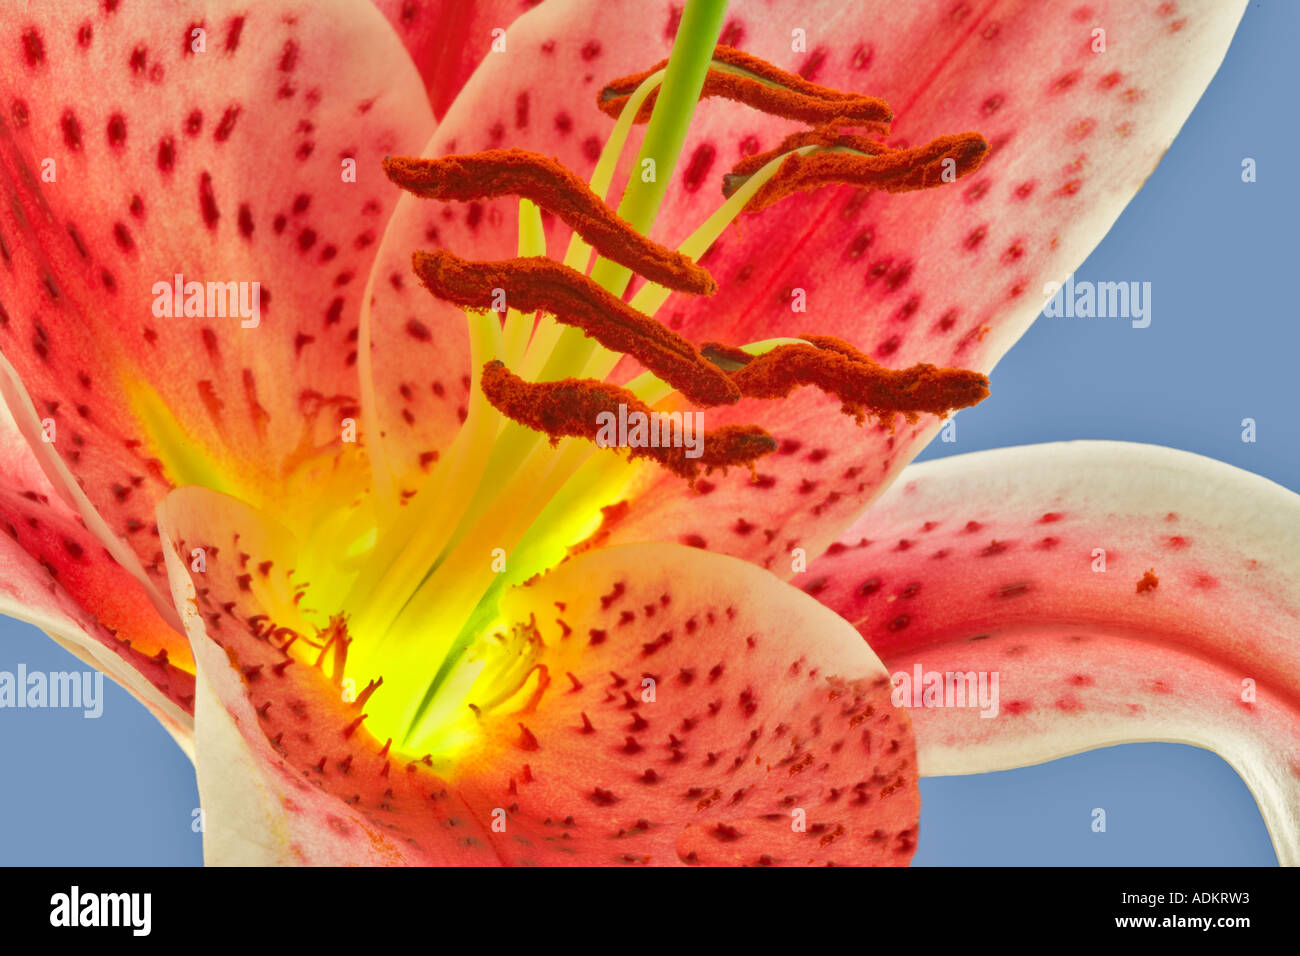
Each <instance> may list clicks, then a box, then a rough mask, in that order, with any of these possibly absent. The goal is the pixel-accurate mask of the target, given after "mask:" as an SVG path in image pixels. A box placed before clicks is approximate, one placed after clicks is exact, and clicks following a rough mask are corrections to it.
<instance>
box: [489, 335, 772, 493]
mask: <svg viewBox="0 0 1300 956" xmlns="http://www.w3.org/2000/svg"><path fill="white" fill-rule="evenodd" d="M481 387H482V389H483V394H484V395H485V396H486V397H487V400H488V401H489V402H491V403H492V407H493V408H495V409H496V410H497V411H499V412H500V413H501V414H503V415H505V416H506V417H508V418H511V419H514V420H515V421H516V422H518V423H519V424H521V425H525V426H527V427H528V428H531V429H533V430H535V431H539V432H543V433H545V434H547V435H549V436H551V443H552V444H555V443H556V442H558V441H559V439H560V438H561V437H563V436H568V437H572V438H585V439H587V440H589V441H595V440H596V438H597V436H598V434H599V433H600V432H601V430H602V428H603V427H604V426H603V425H602V423H601V420H600V416H601V415H602V413H609V414H611V415H614V416H618V414H619V406H620V405H622V406H624V408H625V409H626V412H625V413H626V414H629V415H630V414H633V413H641V414H644V415H646V416H647V418H648V417H650V416H653V415H655V414H656V413H655V412H654V411H653V410H652V409H651V408H650V406H648V405H646V404H645V402H643V401H641V400H640V399H639V398H637V397H636V396H635V395H633V394H632V393H631V392H629V391H628V390H627V389H624V388H620V387H619V386H617V385H611V384H610V383H608V382H601V381H597V380H595V379H577V378H566V379H562V380H560V381H558V382H525V381H524V380H523V379H521V378H519V376H517V375H515V374H514V373H513V372H511V371H510V370H509V369H508V368H506V367H505V364H504V363H502V362H499V361H493V362H488V363H487V364H486V365H484V366H483V376H482V380H481ZM698 448H699V451H700V452H701V454H700V456H699V457H698V458H688V457H687V451H688V449H687V448H686V447H684V446H681V447H677V446H662V445H661V446H660V447H634V448H629V449H628V453H629V456H630V457H632V458H648V459H650V460H652V461H655V462H658V463H659V464H660V465H662V466H663V467H664V468H667V469H668V470H669V471H671V472H672V473H673V474H675V475H678V476H679V477H682V478H686V479H688V480H693V479H694V478H696V477H697V476H698V475H699V473H700V470H701V469H703V470H704V471H705V472H706V473H707V472H710V471H712V470H713V469H715V468H724V469H725V468H728V467H731V466H732V465H745V466H750V465H752V464H753V463H754V462H755V461H757V460H758V459H759V458H761V457H762V456H763V455H767V454H770V453H771V452H773V451H775V450H776V441H775V440H774V439H773V438H772V436H771V435H769V434H768V433H767V432H765V431H764V430H763V429H761V428H759V427H758V426H757V425H724V426H722V427H721V428H717V429H715V430H713V431H710V432H707V433H705V434H704V435H703V436H700V441H699V445H698Z"/></svg>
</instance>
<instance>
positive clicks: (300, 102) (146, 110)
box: [0, 0, 433, 575]
mask: <svg viewBox="0 0 1300 956" xmlns="http://www.w3.org/2000/svg"><path fill="white" fill-rule="evenodd" d="M196 27H202V28H203V29H205V30H206V51H205V52H201V53H200V52H194V51H193V48H192V45H191V44H192V42H193V41H192V37H193V34H192V29H193V28H196ZM0 41H2V42H0V49H3V50H4V51H5V52H4V59H3V61H0V106H2V107H3V114H2V117H3V125H2V126H0V168H2V169H3V180H4V182H5V185H6V200H5V201H4V202H3V203H0V240H3V249H2V250H0V252H2V253H3V255H2V258H3V262H2V263H0V269H2V270H3V271H4V272H6V273H7V274H8V276H9V281H8V282H7V283H6V285H5V287H4V291H3V292H2V293H0V348H3V350H4V355H5V357H6V358H7V359H8V361H9V362H10V363H11V364H12V365H13V366H14V368H15V369H16V370H17V372H18V374H19V376H20V377H21V379H22V385H23V386H25V389H26V391H27V392H28V393H29V394H30V396H31V398H32V400H33V401H34V403H35V408H36V412H37V416H36V417H49V418H52V419H53V420H54V421H55V422H56V424H57V426H58V441H57V443H56V444H55V445H53V446H49V448H47V449H46V451H47V452H51V453H52V452H57V455H58V457H59V458H61V459H62V463H63V465H65V466H66V468H67V469H68V470H69V471H70V472H71V475H70V477H69V476H67V475H60V474H59V469H58V468H54V467H47V471H49V472H50V473H51V474H52V475H55V476H56V480H57V483H59V484H60V485H61V493H64V494H65V495H66V496H68V497H70V498H72V499H76V498H79V497H80V495H81V491H79V490H78V489H77V485H80V486H81V489H84V495H85V498H86V499H88V503H86V502H84V501H83V502H82V504H83V505H84V507H83V508H82V510H83V513H86V514H87V515H88V516H89V509H90V508H91V507H93V508H94V509H98V511H99V512H100V513H101V514H102V515H103V516H104V520H105V521H106V522H107V525H108V528H109V529H111V531H112V532H114V533H117V534H121V535H123V536H124V537H126V539H127V540H128V541H129V543H130V544H131V545H132V547H133V548H134V550H135V553H136V554H137V555H138V556H139V559H140V561H141V562H142V563H143V564H144V565H146V566H147V567H148V568H149V570H150V571H151V572H153V573H154V574H155V575H157V574H161V571H162V555H161V550H160V548H159V543H158V541H157V539H156V537H155V535H154V533H153V532H152V531H151V525H152V523H153V507H154V503H155V501H157V500H158V498H159V497H160V496H161V495H162V494H164V493H165V491H166V490H167V488H168V487H169V485H170V484H171V483H173V482H175V481H184V480H190V481H199V480H202V481H204V482H206V483H214V482H215V483H222V486H223V487H228V488H231V489H235V490H238V491H240V492H241V493H243V494H247V495H248V496H249V497H250V499H251V500H257V501H261V500H268V499H274V498H275V497H276V496H277V495H281V494H284V493H285V491H286V489H287V488H292V486H293V484H294V482H301V481H303V476H302V475H303V471H304V470H305V469H303V468H299V466H300V465H302V463H303V462H304V461H305V460H308V459H309V458H310V454H311V453H318V454H320V455H322V456H324V457H326V458H329V457H331V456H337V455H338V453H339V452H340V450H341V443H340V441H339V437H340V429H339V420H340V419H341V418H343V417H346V413H347V412H348V410H349V409H350V407H354V406H355V405H356V402H357V400H358V396H359V394H360V386H359V382H358V380H357V377H356V371H355V358H356V348H357V346H356V341H355V333H356V325H357V321H356V309H357V305H358V302H359V300H360V296H361V290H362V287H363V286H364V284H365V278H366V276H367V274H368V271H369V266H370V263H371V261H372V258H373V255H374V252H375V250H376V248H377V247H378V240H379V237H380V236H381V234H382V232H383V228H384V223H385V221H386V216H387V213H388V211H389V210H390V209H391V206H392V203H393V202H394V200H395V198H396V195H395V190H393V189H392V187H391V186H389V184H388V183H387V181H386V180H385V178H384V177H383V175H382V173H381V172H380V165H379V164H380V159H381V158H382V157H383V156H384V155H385V154H387V153H390V152H394V151H403V150H411V149H414V148H417V147H418V145H419V144H420V143H422V142H424V141H425V139H427V137H428V135H429V132H430V131H431V129H432V127H433V120H432V116H431V114H430V111H429V107H428V103H427V100H426V98H425V94H424V90H423V88H422V85H421V83H420V79H419V76H418V75H417V74H416V71H415V69H414V67H413V66H412V65H411V64H410V61H409V59H408V58H407V56H406V55H405V53H404V52H403V51H402V49H401V47H400V44H399V43H398V41H397V39H396V37H395V36H394V35H393V32H392V30H391V29H390V28H389V27H388V25H387V24H386V23H385V21H384V20H383V18H382V16H380V14H379V13H378V11H377V10H375V9H373V8H372V7H371V6H370V5H368V4H358V3H350V2H344V0H328V2H317V3H311V4H305V5H304V4H300V3H288V2H282V0H275V2H268V3H259V4H255V5H248V6H247V8H246V9H245V8H240V9H238V10H229V11H224V12H219V11H214V9H213V8H212V7H210V5H206V4H202V3H197V2H178V3H169V4H165V5H162V6H159V5H158V4H152V3H141V2H131V0H125V2H122V3H114V4H96V5H94V6H93V7H91V6H89V5H82V4H69V3H44V4H34V5H30V6H29V7H25V8H23V9H22V10H21V11H19V10H14V11H10V12H8V13H7V14H6V15H5V16H4V17H3V19H2V21H0ZM348 158H354V159H355V160H356V173H357V175H356V182H344V181H343V177H342V172H343V160H344V159H348ZM47 159H49V160H51V161H52V162H53V164H54V165H53V167H50V166H48V164H46V163H45V161H46V160H47ZM51 168H52V169H53V171H54V175H55V176H56V180H55V181H54V182H46V181H43V179H42V172H43V170H46V169H51ZM177 273H180V274H183V275H184V276H185V277H186V279H187V280H194V281H200V282H207V281H213V282H218V281H219V282H227V281H232V282H247V283H252V282H258V283H260V284H261V285H260V290H261V321H260V324H259V325H258V326H257V327H255V328H241V318H240V317H237V316H236V317H227V318H183V317H182V318H156V317H155V316H154V313H153V305H154V301H155V296H154V293H153V291H152V290H153V284H154V283H156V282H160V281H161V282H171V281H172V277H173V276H174V275H175V274H177ZM141 387H147V388H149V389H152V390H153V391H154V392H156V394H157V396H158V401H159V403H160V406H162V407H164V408H165V409H168V410H169V411H170V414H171V415H173V416H174V417H175V418H176V419H177V422H178V424H177V429H178V433H177V434H178V435H179V436H183V438H180V437H177V438H173V439H172V445H173V448H172V449H171V450H172V452H175V451H176V446H184V450H185V451H186V452H188V453H189V455H191V456H193V457H202V458H204V459H206V461H207V463H208V466H209V468H210V471H211V472H212V473H215V474H216V475H217V477H216V478H212V477H211V476H210V475H209V474H202V475H201V476H199V477H196V476H194V475H189V474H179V473H175V472H174V471H173V472H172V473H169V472H168V471H167V470H166V468H165V467H163V465H161V464H160V459H161V460H162V461H164V462H165V461H167V460H168V459H169V456H168V454H167V453H166V451H165V450H163V449H161V448H159V447H157V445H156V444H155V443H154V442H153V441H152V440H151V436H150V430H149V429H147V428H146V427H145V425H144V423H143V422H142V420H141V416H140V410H139V407H138V404H137V405H136V406H133V405H132V402H131V399H130V398H129V395H130V394H131V390H133V389H134V390H139V389H140V388H141ZM7 394H8V395H9V399H10V405H11V407H15V408H18V407H20V405H19V404H18V402H17V401H16V398H17V397H18V395H19V392H18V390H17V389H15V388H13V387H12V383H10V387H9V388H8V391H7ZM36 427H37V426H36V425H35V422H34V421H33V420H28V421H27V422H26V423H25V424H24V429H25V430H26V431H28V433H29V434H33V433H34V432H35V430H36ZM351 447H352V448H353V449H355V447H356V446H351ZM304 453H307V454H306V455H305V454H304ZM296 468H297V469H298V471H297V473H295V469H296ZM286 475H287V476H288V477H286ZM74 480H75V484H74V483H73V482H74ZM88 520H89V517H88Z"/></svg>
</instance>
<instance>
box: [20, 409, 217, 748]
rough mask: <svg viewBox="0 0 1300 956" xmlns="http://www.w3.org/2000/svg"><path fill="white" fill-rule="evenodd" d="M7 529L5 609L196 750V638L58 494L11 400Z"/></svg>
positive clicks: (182, 743)
mask: <svg viewBox="0 0 1300 956" xmlns="http://www.w3.org/2000/svg"><path fill="white" fill-rule="evenodd" d="M0 532H3V533H0V613H3V614H5V615H8V616H10V617H15V618H18V619H19V620H23V621H27V622H28V623H30V624H34V625H36V626H37V627H39V628H41V629H42V630H43V631H45V632H46V633H48V634H49V635H50V636H51V637H52V638H54V640H55V641H57V642H58V643H59V644H60V645H62V646H63V647H64V648H66V649H67V650H68V651H70V652H71V653H73V654H75V655H76V656H77V657H79V658H80V659H81V660H83V661H85V662H86V663H88V664H91V665H92V666H94V667H96V668H98V669H100V670H102V671H104V672H105V673H106V674H108V675H109V676H110V677H112V678H113V679H114V680H116V681H117V682H118V683H119V684H121V685H122V686H123V687H124V688H126V689H127V690H128V691H129V692H130V693H132V694H134V695H135V696H136V698H137V699H139V700H140V702H141V703H143V704H144V705H145V706H146V707H148V708H149V710H150V711H151V712H152V713H153V714H154V715H155V716H156V717H157V718H158V719H159V721H161V722H162V724H163V726H165V727H166V728H167V729H168V731H170V732H171V734H172V735H173V736H174V737H176V740H177V742H178V743H179V744H180V745H181V747H182V749H184V750H185V751H186V752H187V753H188V752H190V751H191V749H192V736H193V719H192V717H191V714H192V713H193V710H194V674H193V671H194V661H193V658H192V657H191V655H190V648H189V644H188V642H186V640H185V638H184V636H183V635H181V634H179V633H177V632H176V631H174V630H173V629H172V628H171V627H170V626H169V625H168V624H167V623H166V622H165V621H164V620H163V619H162V618H161V617H160V616H159V614H158V612H157V611H156V610H155V609H154V606H153V604H152V603H151V602H150V600H149V597H148V595H147V594H146V593H145V591H144V588H143V587H142V586H141V585H140V583H139V582H138V581H136V580H135V578H133V577H132V576H131V575H130V574H129V573H127V571H126V570H125V569H124V568H122V567H121V566H120V565H119V564H118V563H117V562H116V561H114V560H113V559H112V557H110V556H109V554H108V553H107V552H106V551H105V550H104V549H103V547H101V546H100V544H99V542H98V541H97V540H96V539H95V537H94V535H92V534H91V533H90V532H89V531H87V530H86V528H85V527H84V526H83V525H82V523H81V521H80V519H79V518H78V516H77V515H76V513H75V512H74V511H72V509H71V508H69V507H68V506H67V505H66V504H64V502H63V500H62V499H61V498H59V496H58V494H57V493H56V492H55V490H54V488H53V487H52V486H51V485H50V482H49V479H47V478H46V477H45V473H44V472H43V471H41V469H40V466H39V465H38V464H37V462H36V459H35V458H34V457H33V456H32V452H31V449H30V448H29V446H28V444H27V442H26V440H25V439H24V438H23V436H22V435H21V434H19V432H18V429H17V428H16V427H15V426H14V422H13V418H12V416H11V415H10V414H9V412H8V410H6V409H5V408H4V407H3V406H0Z"/></svg>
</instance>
